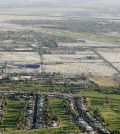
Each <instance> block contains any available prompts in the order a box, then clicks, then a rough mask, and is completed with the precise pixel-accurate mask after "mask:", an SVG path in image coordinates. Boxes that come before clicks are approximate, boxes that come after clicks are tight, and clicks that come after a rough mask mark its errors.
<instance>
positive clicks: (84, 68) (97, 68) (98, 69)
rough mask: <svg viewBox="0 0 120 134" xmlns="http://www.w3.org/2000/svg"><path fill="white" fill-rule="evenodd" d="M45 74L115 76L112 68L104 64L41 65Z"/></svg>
mask: <svg viewBox="0 0 120 134" xmlns="http://www.w3.org/2000/svg"><path fill="white" fill-rule="evenodd" d="M43 68H44V71H45V72H51V73H52V72H60V73H62V74H69V75H72V74H73V75H78V74H79V75H80V74H81V73H84V74H85V75H87V76H91V75H93V76H113V75H115V74H116V71H114V70H113V69H112V68H110V67H109V66H108V65H106V64H105V63H72V64H71V63H63V64H56V65H43Z"/></svg>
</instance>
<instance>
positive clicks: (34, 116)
mask: <svg viewBox="0 0 120 134" xmlns="http://www.w3.org/2000/svg"><path fill="white" fill-rule="evenodd" d="M37 104H38V96H36V99H35V106H34V115H33V126H32V128H35V127H36V122H37Z"/></svg>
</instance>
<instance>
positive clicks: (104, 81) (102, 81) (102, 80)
mask: <svg viewBox="0 0 120 134" xmlns="http://www.w3.org/2000/svg"><path fill="white" fill-rule="evenodd" d="M89 80H91V81H93V82H95V83H96V84H98V85H100V86H118V85H119V82H120V81H118V79H115V78H114V77H89Z"/></svg>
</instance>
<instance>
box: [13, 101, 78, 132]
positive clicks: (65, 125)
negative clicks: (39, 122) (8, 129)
mask: <svg viewBox="0 0 120 134" xmlns="http://www.w3.org/2000/svg"><path fill="white" fill-rule="evenodd" d="M61 102H62V100H59V99H56V98H50V100H49V104H48V105H49V106H50V107H51V109H52V110H53V111H54V112H55V114H56V115H57V116H58V118H59V119H60V122H61V123H60V126H58V127H57V128H42V129H35V130H29V131H16V132H14V134H59V132H63V133H65V134H66V133H67V132H78V131H79V130H78V129H77V127H76V125H75V124H74V123H73V122H72V118H71V117H70V116H68V115H65V111H64V108H63V106H62V104H61Z"/></svg>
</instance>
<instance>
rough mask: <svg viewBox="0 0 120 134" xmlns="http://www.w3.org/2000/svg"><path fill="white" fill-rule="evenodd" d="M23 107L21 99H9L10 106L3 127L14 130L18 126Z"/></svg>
mask: <svg viewBox="0 0 120 134" xmlns="http://www.w3.org/2000/svg"><path fill="white" fill-rule="evenodd" d="M20 112H21V108H20V103H19V101H15V100H8V106H7V108H6V113H5V116H4V119H3V125H2V126H1V128H2V129H5V130H6V131H13V130H14V129H15V128H16V126H17V124H16V123H17V121H18V118H19V116H20Z"/></svg>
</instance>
